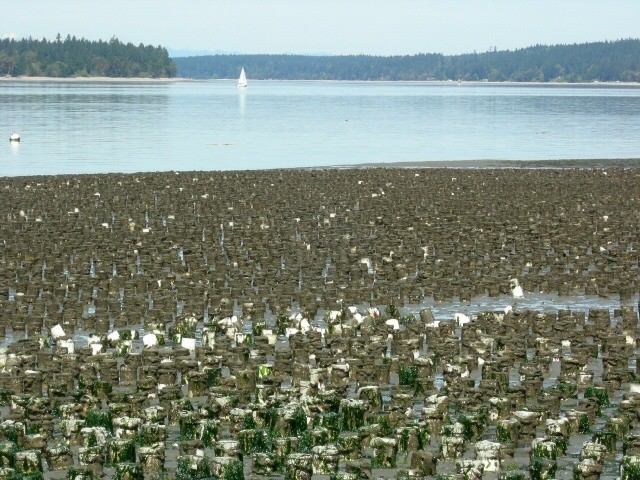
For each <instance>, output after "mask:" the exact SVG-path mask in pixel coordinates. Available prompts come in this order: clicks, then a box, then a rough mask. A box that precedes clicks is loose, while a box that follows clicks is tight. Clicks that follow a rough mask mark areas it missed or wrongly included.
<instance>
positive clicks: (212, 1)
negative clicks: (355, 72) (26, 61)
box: [0, 0, 640, 55]
mask: <svg viewBox="0 0 640 480" xmlns="http://www.w3.org/2000/svg"><path fill="white" fill-rule="evenodd" d="M0 6H1V7H2V16H1V18H0V36H5V35H8V34H15V35H17V36H18V37H28V36H32V37H34V38H41V37H47V38H50V39H52V38H54V37H55V35H56V34H57V33H58V32H60V33H61V34H62V35H63V36H66V34H67V33H69V34H71V35H76V36H78V37H85V38H89V39H92V40H97V39H105V40H107V39H109V38H111V37H112V36H114V35H115V36H117V37H118V38H119V39H120V40H122V41H125V42H133V43H135V44H138V43H145V44H153V45H158V44H161V45H163V46H166V47H168V48H172V49H189V50H209V51H212V50H225V51H234V52H241V53H328V54H354V53H366V54H375V55H395V54H414V53H420V52H425V53H433V52H437V53H445V54H455V53H465V52H472V51H474V50H477V51H485V50H487V49H489V48H490V47H491V48H492V47H494V46H495V47H497V48H498V50H504V49H514V48H521V47H527V46H530V45H533V44H536V43H542V44H556V43H581V42H587V41H596V40H615V39H619V38H629V37H634V38H637V37H639V36H640V28H639V25H640V23H639V22H640V0H438V1H436V0H57V1H52V0H20V1H18V0H0Z"/></svg>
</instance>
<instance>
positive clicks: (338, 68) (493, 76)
mask: <svg viewBox="0 0 640 480" xmlns="http://www.w3.org/2000/svg"><path fill="white" fill-rule="evenodd" d="M173 61H174V62H175V65H176V68H177V75H178V76H179V77H187V78H199V79H205V78H211V79H217V78H236V77H237V76H238V74H239V72H240V68H241V67H244V68H245V70H246V71H247V74H248V76H249V77H250V78H251V79H275V80H405V81H411V80H464V81H483V80H488V81H513V82H596V81H599V82H616V81H620V82H640V39H625V40H616V41H605V42H592V43H582V44H572V45H553V46H546V45H535V46H533V47H528V48H522V49H517V50H503V51H497V50H491V51H488V52H483V53H469V54H463V55H442V54H437V53H425V54H417V55H403V56H387V57H384V56H371V55H340V56H316V55H314V56H311V55H204V56H195V57H176V58H173Z"/></svg>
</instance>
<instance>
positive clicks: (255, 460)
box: [0, 160, 640, 480]
mask: <svg viewBox="0 0 640 480" xmlns="http://www.w3.org/2000/svg"><path fill="white" fill-rule="evenodd" d="M518 164H519V166H522V167H525V168H513V166H512V165H510V164H506V163H501V164H500V165H484V166H483V165H479V166H481V167H483V168H462V166H463V165H461V164H460V165H458V167H449V168H439V167H438V166H432V167H431V168H422V167H424V166H426V165H412V168H394V167H393V166H389V167H387V168H346V169H329V168H327V169H309V170H299V169H291V170H268V171H227V172H166V173H137V174H103V175H64V176H32V177H5V178H2V179H0V208H1V211H0V217H1V218H2V221H1V222H0V239H1V240H2V242H1V243H0V247H2V248H1V249H0V255H1V256H0V262H1V265H2V268H0V341H1V344H0V345H1V346H0V367H1V368H2V369H1V371H0V402H1V404H2V407H1V409H0V416H1V418H0V478H14V477H15V476H19V477H20V478H41V476H44V477H45V478H74V479H77V478H83V479H84V478H100V477H107V478H112V477H115V478H158V479H160V478H180V479H185V478H209V477H213V478H226V479H236V478H243V477H244V478H287V479H293V478H295V479H307V478H330V477H331V478H342V479H356V478H389V477H391V478H427V477H436V476H438V477H440V478H442V479H444V478H450V479H454V478H455V479H456V480H457V479H479V478H501V479H507V478H509V479H520V478H525V477H527V476H529V477H531V478H533V479H544V478H551V477H553V476H555V477H556V478H576V479H590V480H595V479H597V478H614V477H617V476H621V477H622V478H623V479H625V478H629V479H630V478H638V475H639V474H640V473H639V472H640V441H639V440H638V438H640V437H639V436H638V435H639V434H640V430H639V429H638V425H639V421H640V384H637V383H636V379H637V374H638V365H637V362H636V358H637V349H636V342H637V339H638V335H639V333H640V329H639V327H638V291H639V288H640V287H639V285H640V283H639V282H640V269H639V265H638V262H639V255H638V248H639V242H640V198H639V197H640V168H638V165H637V161H634V160H624V161H620V162H615V161H597V162H596V163H589V162H583V163H580V164H579V165H574V164H572V163H571V162H565V163H564V164H562V165H554V164H545V165H542V166H541V165H534V164H532V165H525V164H523V163H522V162H518ZM476 165H478V164H476ZM488 167H494V168H488ZM514 280H517V283H518V285H519V286H521V287H522V296H520V295H519V293H516V292H517V290H516V289H514V285H515V283H514ZM540 298H543V299H545V302H546V303H545V302H543V303H540V302H538V303H534V304H530V303H527V301H528V300H529V299H540ZM487 299H494V300H495V302H494V303H491V302H488V301H487ZM585 299H587V300H588V301H587V302H586V303H585ZM472 305H479V306H480V307H478V308H476V309H472V308H470V306H472ZM483 305H484V306H486V305H492V306H493V307H494V308H491V309H488V310H487V309H482V308H481V307H482V306H483ZM531 305H535V308H531ZM585 305H586V306H585ZM498 306H499V308H498ZM445 307H446V308H445ZM16 478H17V477H16Z"/></svg>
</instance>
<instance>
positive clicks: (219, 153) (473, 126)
mask: <svg viewBox="0 0 640 480" xmlns="http://www.w3.org/2000/svg"><path fill="white" fill-rule="evenodd" d="M13 132H18V133H20V135H21V136H22V142H21V143H20V144H11V143H10V142H9V141H8V138H9V135H10V134H11V133H13ZM2 136H4V138H5V141H6V143H5V146H4V147H3V148H0V175H2V176H4V175H7V176H16V175H36V174H63V173H64V174H66V173H96V172H137V171H163V170H164V171H166V170H232V169H233V170H236V169H239V170H245V169H266V168H282V167H314V166H326V165H352V164H362V163H383V162H417V161H434V160H452V161H453V160H482V159H496V160H541V159H565V158H578V159H579V158H631V157H640V88H622V87H607V86H598V87H591V86H588V87H584V86H583V87H578V86H555V85H554V86H509V85H488V84H487V85H483V84H468V85H467V84H462V85H457V84H455V83H449V84H432V83H384V82H383V83H358V82H355V83H352V82H349V83H340V82H335V83H333V82H267V81H254V82H251V81H250V85H249V87H248V88H246V89H238V88H236V86H235V82H230V81H211V82H170V83H96V82H64V83H57V82H8V81H3V82H1V83H0V138H2Z"/></svg>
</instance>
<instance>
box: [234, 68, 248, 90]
mask: <svg viewBox="0 0 640 480" xmlns="http://www.w3.org/2000/svg"><path fill="white" fill-rule="evenodd" d="M236 85H237V86H238V87H246V86H247V76H246V75H245V73H244V67H243V68H242V71H241V72H240V77H239V78H238V83H236Z"/></svg>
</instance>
